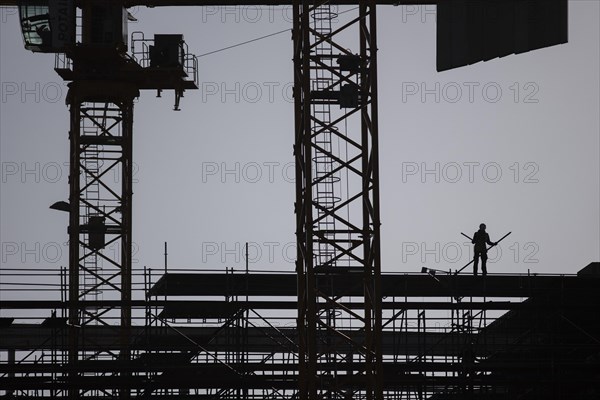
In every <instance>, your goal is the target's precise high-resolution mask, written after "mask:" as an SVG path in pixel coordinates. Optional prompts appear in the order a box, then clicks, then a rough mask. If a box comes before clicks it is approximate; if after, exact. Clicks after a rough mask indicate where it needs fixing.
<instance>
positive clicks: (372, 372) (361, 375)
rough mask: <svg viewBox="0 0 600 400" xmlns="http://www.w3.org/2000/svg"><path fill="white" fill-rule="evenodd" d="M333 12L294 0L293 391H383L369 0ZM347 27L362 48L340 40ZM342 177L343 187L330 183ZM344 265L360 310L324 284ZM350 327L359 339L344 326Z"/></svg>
mask: <svg viewBox="0 0 600 400" xmlns="http://www.w3.org/2000/svg"><path fill="white" fill-rule="evenodd" d="M332 13H333V11H332V10H331V9H330V8H329V6H328V5H327V4H323V3H312V2H295V4H294V21H293V23H294V25H293V39H294V80H295V81H294V82H295V84H294V99H295V145H294V155H295V159H296V206H295V212H296V235H297V245H298V254H297V256H298V259H297V266H296V270H297V273H298V336H299V346H300V350H299V353H300V354H299V381H300V385H299V386H300V387H299V390H300V393H299V395H300V398H302V399H318V398H326V399H336V398H339V399H348V398H366V399H382V385H381V379H382V376H381V362H382V358H381V339H380V335H381V296H380V280H381V261H380V258H381V256H380V241H379V225H380V216H379V173H378V148H377V139H378V138H377V73H376V69H377V61H376V49H377V47H376V43H377V41H376V33H375V31H376V15H375V2H361V4H360V5H359V7H358V15H357V16H356V17H353V18H352V19H351V20H350V21H349V22H348V23H346V24H344V25H343V26H341V27H339V28H337V29H335V30H334V29H333V28H331V29H327V27H323V22H322V20H323V19H328V18H329V19H331V18H334V17H335V15H334V14H332ZM319 21H320V22H319ZM353 28H354V29H356V28H357V29H358V42H359V46H360V53H359V54H353V53H352V52H351V51H349V50H347V47H346V46H344V45H341V44H340V43H338V41H337V39H338V37H339V36H342V34H349V31H351V30H352V29H353ZM353 33H354V32H351V33H350V34H353ZM327 50H329V51H330V53H329V54H328V53H327ZM347 123H350V124H351V125H350V128H349V129H348V131H346V130H345V129H342V128H341V127H342V126H345V125H346V124H347ZM352 123H354V125H357V126H358V129H354V131H352ZM332 142H334V143H338V144H339V146H338V145H335V144H332ZM344 178H345V179H346V182H347V183H346V191H345V192H344V191H343V190H338V191H337V192H336V191H334V190H335V189H334V188H335V183H336V182H337V181H338V180H340V179H344ZM323 187H325V188H326V189H323ZM329 187H331V188H332V189H327V188H329ZM328 221H329V222H328ZM340 271H344V272H345V273H347V274H356V275H359V276H361V277H362V279H360V280H359V281H360V282H362V293H363V296H360V297H356V296H355V297H353V298H352V299H351V301H356V302H361V303H363V304H364V309H363V310H362V312H355V311H352V310H350V309H349V308H347V307H346V306H344V305H342V304H341V299H342V298H343V297H345V295H344V294H343V293H342V294H338V295H333V294H329V293H331V292H332V290H331V289H332V287H333V286H334V285H335V282H334V279H333V277H332V276H333V274H334V273H339V272H340ZM349 328H350V329H354V330H359V331H362V332H363V333H364V335H363V336H362V340H360V341H357V340H355V339H350V338H349V337H348V336H347V335H346V334H344V333H343V332H342V331H343V329H349ZM340 365H344V367H342V366H340Z"/></svg>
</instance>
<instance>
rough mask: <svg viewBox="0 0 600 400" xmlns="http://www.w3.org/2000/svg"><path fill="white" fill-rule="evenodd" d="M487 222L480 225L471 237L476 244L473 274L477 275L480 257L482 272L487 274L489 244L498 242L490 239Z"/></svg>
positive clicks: (493, 244)
mask: <svg viewBox="0 0 600 400" xmlns="http://www.w3.org/2000/svg"><path fill="white" fill-rule="evenodd" d="M485 228H486V226H485V224H480V225H479V230H478V231H477V232H475V233H474V234H473V239H471V243H473V244H474V245H475V246H474V247H473V275H475V276H477V264H478V263H479V258H480V257H481V274H482V275H483V276H485V275H487V268H486V262H487V258H488V257H487V246H486V244H489V245H490V246H495V245H497V244H498V243H497V242H492V241H491V240H490V235H489V234H488V233H487V232H486V231H485Z"/></svg>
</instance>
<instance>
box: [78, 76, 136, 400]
mask: <svg viewBox="0 0 600 400" xmlns="http://www.w3.org/2000/svg"><path fill="white" fill-rule="evenodd" d="M138 95H139V91H138V89H137V88H136V87H135V86H133V85H127V84H124V83H122V82H110V81H109V82H105V81H98V82H88V81H76V82H73V83H71V84H70V89H69V95H68V104H69V106H70V114H71V127H70V135H69V137H70V143H71V151H70V157H71V159H70V179H69V184H70V197H69V279H68V286H69V297H68V298H69V312H68V326H69V328H68V330H69V354H68V367H69V368H68V370H70V371H71V372H69V377H68V380H69V382H70V383H71V385H70V386H71V388H70V391H69V397H70V398H71V399H76V398H80V396H81V395H82V394H83V393H84V392H83V389H80V388H78V387H77V386H78V385H77V383H76V382H77V381H78V380H79V379H80V377H81V374H79V373H77V372H75V371H76V370H77V368H78V365H79V364H80V362H82V361H86V362H87V361H89V360H122V361H123V360H125V361H126V360H129V359H130V358H131V352H130V349H129V347H130V342H131V337H130V336H131V332H130V331H131V246H132V241H131V200H132V193H133V192H132V176H133V173H132V170H133V161H132V125H133V100H134V98H136V97H137V96H138ZM109 300H118V303H117V304H118V306H115V303H114V302H113V303H112V304H111V303H110V302H108V301H109ZM88 301H92V302H94V304H95V305H94V306H91V307H85V306H83V304H84V303H85V302H88ZM97 325H102V326H106V327H110V328H112V329H114V330H115V331H117V332H118V334H117V335H115V342H114V343H111V344H110V345H109V346H107V347H106V348H105V349H103V350H88V349H89V348H96V346H95V345H94V342H93V340H92V339H91V338H89V337H88V336H87V335H86V332H87V331H88V327H90V326H97ZM125 377H126V374H125ZM100 392H102V393H100ZM116 393H119V397H120V398H128V397H129V391H128V390H125V389H123V390H120V389H112V390H111V389H106V390H97V391H94V393H86V394H88V395H89V394H92V395H93V394H97V395H99V394H102V395H107V396H114V395H115V394H116Z"/></svg>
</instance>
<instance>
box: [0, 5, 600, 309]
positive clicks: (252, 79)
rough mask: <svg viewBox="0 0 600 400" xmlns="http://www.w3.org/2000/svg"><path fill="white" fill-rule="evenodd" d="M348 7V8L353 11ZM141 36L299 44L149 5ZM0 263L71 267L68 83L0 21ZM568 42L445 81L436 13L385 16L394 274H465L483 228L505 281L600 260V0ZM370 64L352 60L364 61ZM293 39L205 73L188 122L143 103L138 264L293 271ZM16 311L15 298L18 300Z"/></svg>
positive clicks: (383, 71) (261, 17) (383, 72)
mask: <svg viewBox="0 0 600 400" xmlns="http://www.w3.org/2000/svg"><path fill="white" fill-rule="evenodd" d="M343 10H344V9H340V11H343ZM131 11H132V13H133V14H134V15H135V17H136V18H137V19H138V22H135V23H130V26H129V30H130V32H131V31H138V30H139V31H143V32H144V33H145V34H146V36H151V35H152V34H154V33H183V34H184V36H185V39H186V41H187V43H188V45H189V48H190V51H192V52H194V53H196V54H199V55H200V54H204V53H208V52H211V51H213V50H217V49H220V48H223V47H226V46H229V45H232V44H235V43H239V42H242V41H245V40H248V39H252V38H255V37H260V36H263V35H267V34H270V33H274V32H278V31H282V30H285V29H289V28H291V21H290V14H291V9H289V8H285V7H277V8H266V7H265V8H261V9H256V8H249V7H237V8H229V9H224V8H201V7H195V8H154V9H146V8H136V9H132V10H131ZM0 13H1V14H0V19H1V23H0V82H1V84H2V94H1V95H2V99H1V100H2V102H1V104H0V106H1V114H0V161H1V164H2V177H1V183H0V184H1V186H0V200H1V203H0V218H1V230H0V234H1V236H0V242H1V243H2V257H1V258H2V259H1V266H2V268H3V269H6V268H21V267H22V268H25V269H26V268H42V267H43V268H51V269H52V268H55V269H56V270H58V269H59V268H60V266H67V265H68V252H67V246H66V243H65V242H66V240H67V233H66V227H67V216H66V214H64V213H59V212H56V211H52V210H49V209H48V206H49V205H50V204H51V203H53V202H55V201H57V200H66V199H67V198H68V183H67V175H68V167H67V161H68V149H69V143H68V137H67V132H68V121H69V118H68V116H69V113H68V109H67V107H66V106H65V102H64V100H65V96H66V92H67V91H66V86H65V84H64V83H63V82H62V81H61V79H60V78H59V77H58V75H57V74H56V73H55V72H54V71H53V66H54V57H53V55H42V54H33V53H31V52H28V51H26V50H25V49H24V48H23V42H22V38H21V35H20V29H19V26H18V18H17V15H16V14H15V10H14V9H1V10H0ZM569 13H570V15H569V43H568V44H565V45H561V46H556V47H551V48H548V49H543V50H539V51H535V52H530V53H527V54H522V55H519V56H514V55H513V56H509V57H506V58H503V59H495V60H492V61H490V62H486V63H478V64H475V65H472V66H469V67H465V68H461V69H458V70H453V71H447V72H443V73H437V72H436V71H435V34H436V28H435V7H434V6H421V7H417V6H410V7H409V6H405V7H392V6H380V7H379V9H378V24H379V25H378V26H379V28H378V33H379V53H378V57H379V71H378V73H379V87H380V92H379V104H380V116H379V118H380V119H379V121H380V147H381V156H380V158H381V163H380V170H381V216H382V224H383V225H382V231H381V234H382V256H383V270H384V271H387V272H392V271H393V272H416V271H418V270H420V268H421V266H423V265H426V266H428V267H431V268H438V269H444V270H447V269H450V268H451V269H458V268H460V267H461V266H462V265H464V264H465V263H467V262H468V261H469V259H470V255H471V253H470V251H471V250H470V247H471V246H470V245H468V244H467V243H466V239H465V238H463V237H462V236H461V235H460V232H461V231H462V232H465V233H466V234H468V235H471V234H472V233H473V232H474V231H475V230H476V229H477V227H478V225H479V223H481V222H485V223H486V224H487V225H488V232H489V233H490V235H491V238H492V240H497V239H498V238H499V237H500V236H502V235H503V234H505V233H507V232H508V231H512V232H513V233H512V235H511V236H509V238H507V239H506V240H505V242H503V243H502V245H501V246H500V250H501V253H498V252H497V251H492V252H491V253H490V258H491V260H490V261H491V263H490V265H489V266H488V270H489V271H490V272H492V273H494V272H501V273H526V272H527V271H528V270H530V271H531V272H532V273H575V272H577V271H578V270H579V269H581V268H582V267H583V266H585V265H587V264H588V263H589V262H591V261H598V260H599V259H600V249H599V246H600V244H599V243H600V211H599V208H600V206H599V204H600V199H599V190H600V189H599V184H600V183H599V182H600V178H599V170H600V166H599V159H600V144H599V138H600V133H599V132H600V127H599V111H598V110H599V109H600V104H599V93H600V83H599V71H600V65H599V48H600V43H599V41H600V40H599V37H600V33H599V20H600V16H599V15H600V5H599V3H598V2H597V1H571V2H569ZM352 50H353V51H358V48H356V49H352ZM291 57H292V42H291V35H290V33H289V32H286V33H283V34H279V35H275V36H273V37H270V38H267V39H264V40H261V41H257V42H254V43H251V44H248V45H244V46H240V47H236V48H234V49H231V50H227V51H223V52H219V53H215V54H212V55H207V56H204V57H201V58H200V59H199V74H200V81H201V85H200V86H201V88H200V90H197V91H193V92H186V94H185V98H184V99H182V104H181V106H182V111H180V112H174V111H172V106H173V103H172V102H173V100H172V95H171V94H165V95H164V96H163V97H162V98H160V99H159V98H156V97H155V93H152V92H144V93H143V94H142V95H141V97H140V99H139V101H138V102H137V104H136V109H135V123H134V159H135V163H136V166H137V168H136V171H135V177H134V179H135V182H136V183H135V187H134V192H135V194H134V223H133V229H134V242H135V244H136V245H135V254H134V259H135V260H134V263H135V264H134V267H135V268H142V267H143V266H148V267H153V268H158V267H160V266H162V262H163V261H162V260H163V256H162V253H163V242H164V241H168V243H169V264H170V266H171V267H172V268H185V269H193V270H206V269H220V270H223V269H224V268H225V267H235V268H243V266H244V260H243V258H242V257H241V255H242V252H243V251H242V247H243V244H244V243H245V242H251V243H252V245H251V251H250V261H251V264H250V267H251V268H253V269H264V270H267V269H268V270H277V271H293V268H294V264H293V261H294V256H295V247H294V240H295V239H294V230H295V219H294V214H293V201H294V190H295V186H294V183H293V178H294V176H293V157H292V143H293V136H294V130H293V129H294V124H293V103H292V99H291V82H292V79H293V77H292V62H291ZM5 298H6V297H5Z"/></svg>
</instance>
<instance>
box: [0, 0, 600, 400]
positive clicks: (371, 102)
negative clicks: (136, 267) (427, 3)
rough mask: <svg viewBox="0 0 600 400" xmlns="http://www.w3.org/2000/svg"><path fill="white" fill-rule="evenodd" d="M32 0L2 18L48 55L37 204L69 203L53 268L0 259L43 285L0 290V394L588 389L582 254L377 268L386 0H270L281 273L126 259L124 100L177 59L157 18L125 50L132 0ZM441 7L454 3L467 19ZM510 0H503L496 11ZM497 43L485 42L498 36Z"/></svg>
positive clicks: (370, 399)
mask: <svg viewBox="0 0 600 400" xmlns="http://www.w3.org/2000/svg"><path fill="white" fill-rule="evenodd" d="M140 1H141V2H142V4H143V5H148V6H155V5H159V6H160V5H162V6H165V5H206V2H203V1H196V0H148V1H144V0H140ZM547 1H548V0H547ZM0 3H1V4H12V0H0ZM42 3H45V2H44V1H43V0H30V1H25V0H24V1H22V2H20V3H19V6H20V7H21V11H22V12H21V20H20V21H21V25H22V28H23V33H24V39H25V43H26V48H28V49H30V50H32V51H39V52H54V53H57V55H56V68H55V70H56V72H57V73H58V74H59V75H60V76H61V77H62V78H63V79H64V80H66V81H71V83H70V84H69V94H68V98H67V104H68V105H69V107H70V121H71V123H70V132H69V139H70V179H69V188H70V194H69V202H68V203H65V202H62V204H56V205H55V207H54V208H56V209H59V210H62V211H67V212H68V213H69V228H68V234H69V266H68V268H66V269H61V271H59V272H57V271H46V270H44V271H35V269H32V270H29V272H28V273H25V272H24V271H19V270H4V271H2V275H3V278H5V275H6V276H7V277H8V281H7V280H4V279H3V280H2V281H1V282H0V289H1V290H3V291H4V290H10V288H11V285H15V286H17V287H21V288H27V287H28V285H32V286H33V285H38V284H39V283H33V282H31V281H29V280H27V279H31V278H32V277H31V275H30V274H31V273H32V272H40V273H44V274H47V275H48V276H49V277H53V278H52V279H54V280H57V279H58V281H59V282H54V283H52V284H49V286H47V287H48V288H49V289H51V290H49V291H48V292H44V293H46V294H48V295H49V298H47V299H43V300H25V299H22V298H19V296H18V295H17V296H16V297H15V298H12V296H11V299H10V300H3V301H2V303H0V310H1V311H2V312H3V314H2V315H4V316H3V317H2V318H0V339H1V340H0V351H1V352H2V355H1V356H0V395H1V396H4V397H6V398H10V399H16V398H23V399H28V398H36V399H46V398H47V399H69V400H76V399H84V398H85V399H116V398H119V399H131V398H139V399H244V400H247V399H252V400H253V399H261V400H262V399H300V400H321V399H323V400H333V399H340V400H350V399H353V400H383V399H384V398H385V399H403V400H404V399H419V400H421V399H425V398H428V399H436V398H443V399H454V398H456V399H507V400H508V399H511V400H512V399H516V398H521V399H547V398H557V399H563V398H564V399H566V398H573V397H576V398H578V399H586V398H590V399H592V398H598V395H599V393H600V390H599V384H598V382H599V381H600V379H599V378H600V376H599V373H598V371H599V370H600V369H599V368H598V366H599V364H600V340H599V339H598V338H599V337H600V335H599V331H600V329H599V327H600V318H599V315H600V313H599V312H598V311H599V310H598V304H600V302H599V294H598V291H597V287H598V283H600V274H599V273H598V270H599V267H598V263H592V264H590V265H589V266H587V267H586V268H584V269H583V270H582V271H580V274H578V275H577V276H529V275H506V276H503V275H496V276H492V275H488V276H486V277H482V278H478V277H471V276H464V275H459V274H454V275H443V276H439V275H438V276H435V275H433V274H430V273H425V274H418V275H417V274H386V276H385V279H384V280H382V274H381V259H380V258H381V256H380V229H379V227H380V215H379V170H378V168H379V166H378V163H379V160H378V114H377V106H378V104H377V54H376V53H377V30H376V5H377V4H383V3H397V2H388V1H375V0H365V1H356V2H347V4H353V5H356V6H357V7H356V8H353V9H350V10H347V11H348V14H347V15H345V18H346V19H345V22H344V23H343V24H341V25H340V26H334V24H333V21H334V20H336V19H337V18H338V16H339V15H338V13H337V12H336V11H335V9H334V8H333V7H332V5H331V4H330V2H327V1H325V2H312V1H300V0H294V1H291V2H288V3H290V5H291V6H292V7H293V29H292V38H293V46H294V52H293V54H294V58H293V63H294V107H295V141H294V157H295V165H296V203H295V214H296V238H297V249H298V252H297V261H296V271H295V273H293V274H284V273H281V272H271V273H251V272H250V271H248V269H247V268H246V270H245V271H243V272H236V271H233V270H227V271H225V272H224V273H223V272H222V271H221V272H215V273H196V274H194V273H189V272H184V271H177V270H173V269H171V270H169V271H168V273H167V271H166V265H165V271H164V274H163V273H161V274H160V275H159V279H155V278H156V274H154V275H153V274H152V270H150V269H148V270H144V271H133V270H132V265H131V254H132V250H131V246H132V240H131V238H132V224H131V215H132V209H131V204H132V194H133V190H132V166H133V159H132V135H133V129H132V128H133V103H134V99H135V98H136V97H137V96H138V95H139V92H140V91H141V90H148V89H151V90H157V91H158V93H160V91H161V90H165V89H170V90H174V92H175V105H174V108H175V109H176V110H177V109H178V107H179V100H180V98H181V97H182V95H183V91H184V90H187V89H197V88H198V76H197V62H196V60H195V57H193V56H191V55H190V54H189V53H188V51H187V47H186V46H185V42H184V41H183V37H182V35H172V34H170V35H156V36H155V37H154V39H147V38H145V37H144V35H143V34H141V33H134V35H133V36H132V40H131V53H127V48H128V43H127V39H126V35H127V29H126V23H123V21H125V20H126V19H127V14H126V10H125V8H124V7H125V6H132V5H135V4H137V1H114V2H106V1H104V0H86V1H83V2H78V4H77V5H75V3H74V2H73V3H70V8H69V7H66V8H69V9H68V10H66V11H65V10H62V11H65V12H64V13H63V14H62V15H63V16H64V17H65V18H66V19H68V20H69V21H66V23H63V25H62V27H63V28H65V27H66V28H65V29H67V28H68V29H67V30H69V32H67V33H65V34H64V35H63V38H58V37H55V36H57V35H54V36H53V35H51V29H49V27H50V28H52V26H53V24H54V28H56V27H57V25H56V21H57V19H56V18H58V17H57V15H58V14H56V12H57V10H58V9H53V8H52V7H53V6H55V5H56V4H55V3H53V2H50V3H49V4H48V5H45V4H43V5H42ZM229 3H235V4H244V3H245V2H239V1H238V2H230V1H224V2H223V4H229ZM336 3H337V2H336ZM402 3H412V2H402ZM418 3H420V2H418ZM441 4H444V6H443V7H446V6H447V8H446V9H445V10H446V11H449V12H451V13H452V12H456V15H459V16H460V18H464V19H465V20H467V19H469V18H471V19H473V18H474V19H477V17H478V16H479V14H477V13H472V14H471V13H466V14H465V15H466V17H465V15H463V14H464V13H463V14H461V13H460V12H458V11H460V10H463V9H464V7H462V5H461V4H459V6H460V7H454V6H456V4H455V3H451V1H450V0H448V1H442V2H441ZM553 4H555V5H556V7H554V9H555V11H557V12H556V13H555V15H552V17H553V18H554V17H555V19H557V20H560V21H564V20H563V17H564V16H565V15H566V13H565V12H564V6H566V3H565V2H564V1H562V0H560V1H556V2H554V3H553ZM512 6H513V5H512V4H508V6H507V7H502V13H506V14H505V15H504V14H503V15H504V16H507V17H509V19H510V18H512V17H514V15H513V14H514V12H515V11H514V7H512ZM453 7H454V8H453ZM486 7H487V6H486ZM476 9H477V10H478V11H481V9H480V7H476ZM457 10H458V11H457ZM521 11H523V10H521ZM473 16H474V17H473ZM460 18H459V19H460ZM550 19H551V18H550ZM460 21H462V20H460ZM63 22H65V21H63ZM79 22H81V23H80V24H79ZM458 25H461V23H459V24H458ZM454 27H455V25H454V24H452V23H451V24H449V25H448V29H449V30H452V29H454ZM565 27H566V25H565ZM38 28H39V29H38ZM526 28H527V29H529V26H526ZM71 31H72V32H71ZM561 32H562V31H561ZM55 33H56V31H55ZM509 36H510V35H507V37H508V38H509V39H510V37H509ZM65 38H67V39H69V38H70V39H72V40H70V41H69V40H66V39H65ZM75 38H77V42H76V39H75ZM55 39H60V40H55ZM63 39H64V40H63ZM79 39H80V40H81V41H79ZM536 39H539V38H537V37H536ZM542 39H544V40H537V41H536V40H532V43H527V46H525V47H524V48H527V49H528V48H529V47H531V48H539V47H543V46H548V45H552V44H556V43H559V42H562V41H563V40H565V38H564V37H563V36H562V33H561V35H559V37H552V38H551V40H548V41H546V40H545V39H547V38H542ZM509 42H510V40H509ZM529 45H531V46H529ZM528 46H529V47H528ZM536 46H537V47H536ZM474 47H476V48H477V49H479V47H478V45H477V43H476V46H474ZM499 47H502V49H501V50H502V54H503V55H505V54H504V52H506V51H508V50H509V52H510V51H513V50H514V49H512V48H510V49H508V50H507V49H506V48H504V47H503V46H499ZM524 48H519V49H518V51H526V50H524ZM459 50H461V51H462V50H464V49H459ZM471 50H472V49H471ZM479 50H480V49H479ZM63 53H64V54H63ZM467 53H469V54H468V57H466V61H465V60H454V59H452V65H451V67H455V66H457V65H459V64H461V63H462V64H464V65H466V64H465V63H470V62H474V61H478V57H479V54H478V53H477V51H472V52H469V51H468V52H467ZM507 54H508V53H507ZM446 55H447V54H446ZM450 56H452V57H453V54H450ZM452 57H451V58H452ZM485 57H490V54H488V53H485V55H484V59H485ZM442 65H443V66H444V68H446V67H447V65H446V64H443V63H442ZM115 171H116V173H114V172H115ZM111 175H112V176H120V179H119V180H118V182H114V181H113V182H111V181H110V180H109V179H108V177H109V176H111ZM111 245H114V246H116V247H117V248H118V249H119V251H117V252H111V251H109V248H108V246H111ZM28 274H29V275H28ZM24 275H28V276H26V278H27V279H24V280H21V279H22V278H23V277H24ZM49 279H50V278H49ZM136 279H137V281H136ZM46 284H47V283H42V284H41V285H42V286H43V287H46V286H45V285H46ZM34 287H35V286H34ZM15 293H16V294H18V293H19V292H18V291H16V292H15ZM21 293H22V292H21ZM40 312H41V314H40ZM27 314H29V316H28V317H23V315H27ZM524 360H525V361H524Z"/></svg>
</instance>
